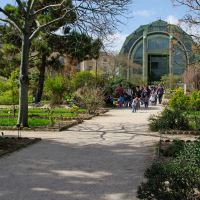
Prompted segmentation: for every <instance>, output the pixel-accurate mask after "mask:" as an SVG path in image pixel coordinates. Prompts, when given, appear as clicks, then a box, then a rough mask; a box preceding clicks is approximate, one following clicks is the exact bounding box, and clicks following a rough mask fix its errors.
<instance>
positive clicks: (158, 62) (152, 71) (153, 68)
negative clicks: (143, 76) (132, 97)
mask: <svg viewBox="0 0 200 200" xmlns="http://www.w3.org/2000/svg"><path fill="white" fill-rule="evenodd" d="M148 65H149V66H148V69H149V70H148V71H149V81H159V80H160V78H161V77H162V76H163V75H165V74H168V73H169V56H163V55H149V56H148Z"/></svg>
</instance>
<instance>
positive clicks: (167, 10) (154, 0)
mask: <svg viewBox="0 0 200 200" xmlns="http://www.w3.org/2000/svg"><path fill="white" fill-rule="evenodd" d="M13 2H15V0H0V6H1V7H3V6H4V5H5V4H6V3H13ZM186 13H187V8H185V7H183V6H173V4H172V1H171V0H133V4H132V5H131V6H130V7H129V12H128V14H127V17H128V18H127V19H125V18H123V19H122V20H123V22H124V25H123V24H119V25H118V31H117V32H116V34H115V35H114V36H110V37H109V38H110V39H111V38H114V42H112V43H113V44H115V45H113V46H112V47H110V49H111V50H116V51H118V50H119V49H120V48H121V46H122V44H123V42H124V40H125V38H126V36H128V35H129V34H131V33H132V32H133V31H134V30H136V29H137V28H138V27H139V26H140V25H144V24H148V23H150V22H153V21H155V20H158V19H162V20H166V21H168V22H170V23H173V24H176V23H178V19H180V18H182V17H183V16H184V15H185V14H186Z"/></svg>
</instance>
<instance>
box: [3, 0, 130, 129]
mask: <svg viewBox="0 0 200 200" xmlns="http://www.w3.org/2000/svg"><path fill="white" fill-rule="evenodd" d="M130 2H131V0H107V1H105V0H48V1H43V0H15V3H16V5H17V9H16V10H15V12H13V9H9V8H10V7H11V6H7V7H5V8H2V7H0V12H1V13H3V14H4V17H2V18H0V21H3V22H5V23H8V24H10V26H13V27H14V28H15V29H16V30H17V31H18V33H19V35H20V37H21V40H22V46H21V65H20V95H19V96H20V97H19V115H18V124H20V125H22V126H24V127H27V126H28V66H29V54H30V46H31V42H32V40H33V39H34V38H35V37H37V35H38V33H39V32H40V31H53V28H52V26H53V25H54V26H55V27H54V30H56V29H58V27H60V26H64V25H65V24H66V23H68V24H69V23H72V24H73V26H76V27H77V28H78V29H79V30H80V31H81V32H87V33H90V34H92V35H94V34H95V35H99V36H101V37H105V36H106V35H107V34H108V33H111V32H112V31H113V29H114V28H115V25H116V23H117V22H118V21H119V20H118V18H117V16H119V15H122V14H123V13H124V11H125V7H126V6H127V5H128V3H130ZM16 13H17V14H18V15H16ZM45 16H46V17H45ZM49 27H51V30H49Z"/></svg>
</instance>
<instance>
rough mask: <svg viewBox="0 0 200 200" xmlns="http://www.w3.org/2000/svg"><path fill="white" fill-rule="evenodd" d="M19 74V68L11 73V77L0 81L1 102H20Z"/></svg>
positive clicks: (5, 103)
mask: <svg viewBox="0 0 200 200" xmlns="http://www.w3.org/2000/svg"><path fill="white" fill-rule="evenodd" d="M18 74H19V70H15V71H13V72H12V73H11V75H10V77H9V79H7V80H3V81H1V82H0V104H4V105H11V104H18V101H19V91H18Z"/></svg>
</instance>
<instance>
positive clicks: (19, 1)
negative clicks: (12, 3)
mask: <svg viewBox="0 0 200 200" xmlns="http://www.w3.org/2000/svg"><path fill="white" fill-rule="evenodd" d="M16 2H17V4H18V6H19V9H20V10H21V11H22V13H23V14H25V12H26V11H25V8H24V6H23V4H22V2H21V0H16Z"/></svg>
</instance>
